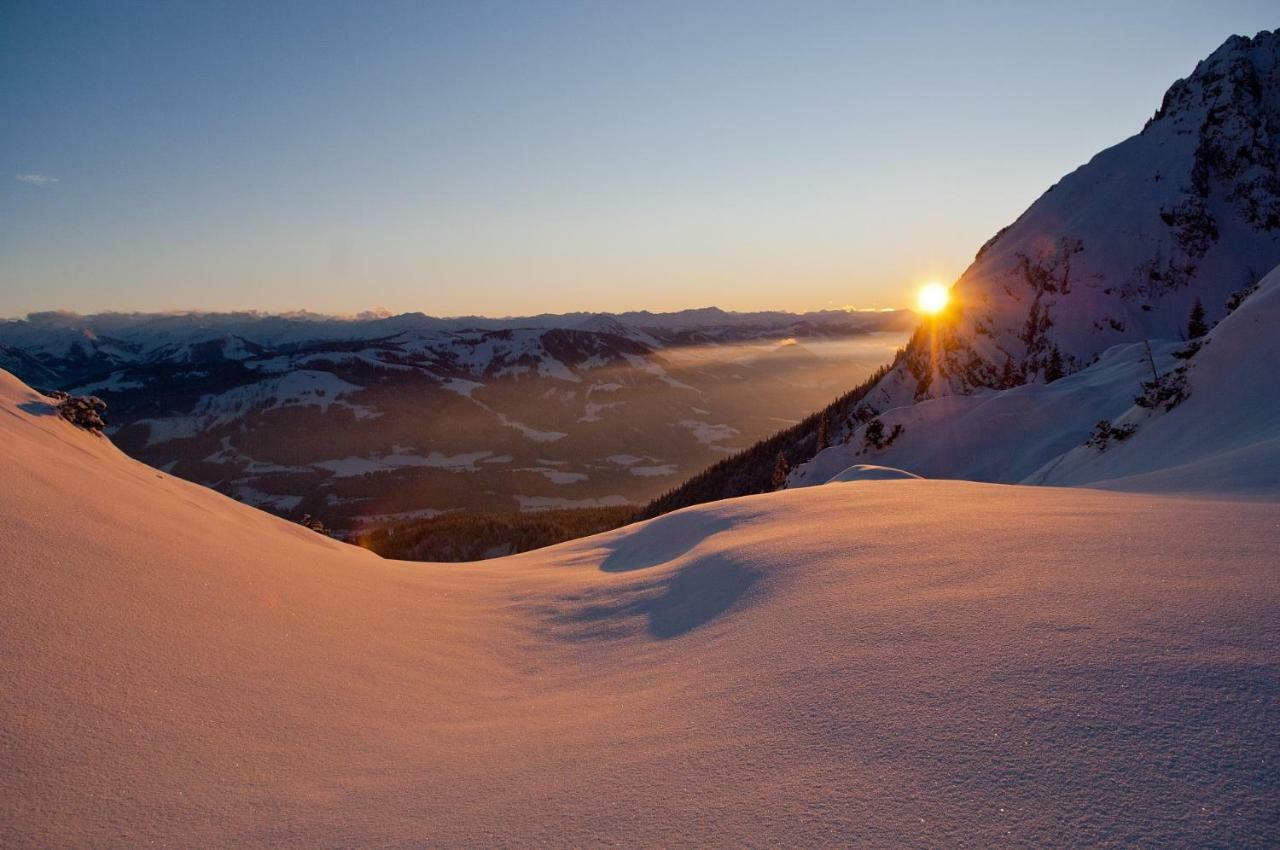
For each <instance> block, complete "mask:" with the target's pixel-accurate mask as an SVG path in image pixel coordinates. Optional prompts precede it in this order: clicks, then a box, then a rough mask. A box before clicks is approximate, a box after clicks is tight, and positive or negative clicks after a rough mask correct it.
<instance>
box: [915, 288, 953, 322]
mask: <svg viewBox="0 0 1280 850" xmlns="http://www.w3.org/2000/svg"><path fill="white" fill-rule="evenodd" d="M950 300H951V290H950V289H948V288H947V287H945V286H943V285H942V284H941V283H926V284H925V285H924V286H922V287H920V293H919V294H918V295H917V296H916V308H917V309H918V310H919V311H920V312H921V313H926V314H928V315H930V316H932V315H934V314H935V313H941V312H942V311H943V310H945V309H946V308H947V302H948V301H950Z"/></svg>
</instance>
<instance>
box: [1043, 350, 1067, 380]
mask: <svg viewBox="0 0 1280 850" xmlns="http://www.w3.org/2000/svg"><path fill="white" fill-rule="evenodd" d="M1064 374H1066V372H1065V370H1064V368H1063V365H1062V351H1061V350H1059V348H1058V346H1056V345H1055V346H1054V347H1053V351H1051V352H1050V353H1049V363H1048V365H1046V366H1045V367H1044V381H1045V383H1046V384H1049V383H1053V382H1054V381H1056V380H1058V379H1059V378H1061V377H1062V376H1063V375H1064Z"/></svg>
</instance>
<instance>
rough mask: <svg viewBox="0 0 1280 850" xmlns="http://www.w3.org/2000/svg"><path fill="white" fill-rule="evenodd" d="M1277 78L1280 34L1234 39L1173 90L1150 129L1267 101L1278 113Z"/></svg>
mask: <svg viewBox="0 0 1280 850" xmlns="http://www.w3.org/2000/svg"><path fill="white" fill-rule="evenodd" d="M1277 75H1280V31H1269V30H1264V31H1262V32H1260V33H1258V34H1257V35H1255V36H1253V37H1252V38H1250V37H1249V36H1244V35H1233V36H1231V37H1230V38H1228V39H1227V40H1226V41H1224V42H1223V43H1222V46H1221V47H1219V48H1218V49H1217V50H1215V51H1214V52H1213V53H1211V54H1209V56H1207V57H1206V58H1205V59H1203V60H1201V61H1200V62H1199V63H1197V64H1196V67H1195V70H1194V71H1192V72H1191V76H1189V77H1185V78H1183V79H1181V80H1178V81H1177V82H1175V83H1174V84H1173V85H1171V86H1170V87H1169V90H1168V91H1167V92H1165V95H1164V99H1163V101H1161V103H1160V109H1159V110H1157V111H1156V114H1155V115H1154V116H1152V118H1151V121H1149V122H1148V124H1147V127H1148V128H1149V127H1150V126H1151V125H1152V124H1155V123H1157V122H1160V121H1162V120H1164V119H1166V118H1175V117H1177V116H1181V115H1185V114H1196V113H1206V114H1207V113H1211V112H1212V111H1214V110H1218V109H1222V108H1223V107H1226V106H1230V105H1232V104H1235V105H1237V106H1247V107H1256V106H1257V105H1259V104H1261V103H1262V102H1263V101H1264V100H1267V101H1271V104H1270V105H1271V107H1272V108H1273V109H1274V108H1275V103H1274V101H1275V99H1276V91H1275V89H1276V85H1275V84H1276V81H1277ZM1145 129H1146V128H1144V130H1145Z"/></svg>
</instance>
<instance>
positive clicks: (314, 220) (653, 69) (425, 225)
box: [0, 0, 1280, 316]
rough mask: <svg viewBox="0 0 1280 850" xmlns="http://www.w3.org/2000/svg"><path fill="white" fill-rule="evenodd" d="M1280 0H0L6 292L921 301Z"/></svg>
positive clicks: (262, 299)
mask: <svg viewBox="0 0 1280 850" xmlns="http://www.w3.org/2000/svg"><path fill="white" fill-rule="evenodd" d="M1278 11H1280V10H1277V8H1276V6H1275V4H1274V2H1197V3H1188V2H1161V3H1140V2H1114V0H1112V2H1105V3H1102V2H1098V3H1078V4H1070V5H1069V6H1068V4H1045V5H1044V6H1043V7H1036V6H1032V4H1027V3H1012V2H1011V3H974V4H959V3H937V4H931V3H912V2H904V3H883V2H877V3H858V2H852V0H850V2H842V3H816V2H815V3H810V2H787V3H781V2H780V3H749V2H734V3H721V2H711V1H710V0H707V1H706V2H695V3H689V2H672V3H667V2H637V3H613V2H604V1H603V0H601V1H600V2H582V3H569V2H533V1H532V0H528V2H520V3H491V2H481V1H480V0H473V1H472V2H460V3H426V2H417V3H326V2H306V3H290V2H284V0H278V1H276V2H269V3H237V2H229V3H215V2H205V3H190V4H188V3H179V2H172V3H136V2H132V3H126V2H117V3H109V4H106V3H104V4H95V3H88V4H86V3H57V2H29V3H28V2H12V1H11V0H0V116H3V123H4V125H5V130H4V131H3V133H0V223H2V225H3V226H0V315H10V316H12V315H18V314H21V313H24V312H26V311H29V310H38V309H53V308H67V309H74V310H79V311H81V312H89V311H96V310H104V309H115V310H160V309H193V308H204V309H261V310H271V311H276V310H289V309H298V308H307V309H312V310H318V311H326V312H355V311H359V310H364V309H373V308H387V309H390V310H393V311H397V312H399V311H406V310H422V311H424V312H427V313H433V314H438V315H455V314H463V313H481V314H489V315H509V314H520V313H533V312H542V311H553V312H562V311H570V310H624V309H643V308H647V309H653V310H665V309H678V308H682V307H694V306H705V305H709V304H716V305H718V306H721V307H724V308H726V309H763V308H782V309H794V310H804V309H817V308H822V307H829V306H853V307H880V306H899V305H905V304H907V303H909V301H910V297H911V293H912V292H913V291H914V290H915V288H916V287H917V286H918V285H919V284H920V283H921V282H923V281H924V280H927V279H930V278H939V279H943V280H946V281H950V280H952V279H954V278H955V277H957V276H958V275H959V274H960V273H961V272H962V271H963V270H964V268H965V266H966V265H967V264H968V262H969V261H970V259H971V258H972V256H973V253H974V252H975V251H976V250H977V248H978V247H979V246H980V245H981V244H982V242H983V241H985V240H986V238H987V237H989V236H990V235H991V234H992V233H994V232H995V231H996V230H997V229H998V228H1000V227H1001V226H1003V225H1005V224H1007V223H1008V222H1009V221H1011V220H1012V219H1013V218H1014V217H1015V216H1017V214H1018V213H1019V212H1021V211H1022V210H1023V209H1024V208H1025V207H1026V206H1027V205H1028V204H1029V203H1030V202H1032V201H1033V200H1034V199H1035V198H1036V197H1037V196H1038V195H1039V194H1040V193H1041V192H1043V191H1044V190H1045V189H1046V188H1047V187H1048V186H1049V185H1050V184H1052V183H1053V182H1054V181H1056V180H1057V179H1058V178H1059V177H1060V176H1061V175H1062V174H1064V173H1066V172H1068V171H1070V170H1072V169H1074V168H1075V167H1077V166H1078V165H1080V164H1082V163H1083V162H1085V161H1086V160H1087V159H1088V158H1089V157H1091V156H1092V155H1093V154H1094V153H1096V152H1097V151H1098V150H1100V149H1101V148H1104V147H1106V146H1109V145H1111V144H1114V143H1116V142H1118V141H1120V140H1122V139H1123V138H1125V137H1126V136H1129V135H1132V134H1133V133H1135V132H1137V131H1138V130H1139V129H1140V128H1141V126H1142V123H1143V121H1145V120H1146V118H1147V117H1149V116H1150V114H1151V113H1152V112H1153V111H1154V110H1155V108H1156V107H1157V106H1158V105H1159V102H1160V98H1161V96H1162V95H1163V93H1164V90H1165V89H1166V88H1167V87H1168V85H1169V84H1170V83H1171V82H1173V80H1174V79H1176V78H1178V77H1182V76H1186V75H1187V74H1188V73H1190V72H1191V70H1192V68H1193V67H1194V66H1195V63H1196V61H1197V60H1199V59H1200V58H1202V57H1203V56H1205V55H1207V54H1208V53H1209V52H1211V51H1212V50H1213V49H1214V48H1215V47H1217V46H1218V45H1219V44H1220V43H1221V42H1222V41H1223V40H1224V39H1225V38H1226V37H1227V36H1228V35H1230V34H1232V33H1244V34H1253V33H1254V32H1256V31H1258V30H1260V29H1266V28H1270V27H1274V26H1276V25H1277V24H1280V14H1277V12H1278ZM53 178H56V181H55V180H54V179H53Z"/></svg>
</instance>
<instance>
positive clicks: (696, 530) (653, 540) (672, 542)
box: [600, 513, 734, 573]
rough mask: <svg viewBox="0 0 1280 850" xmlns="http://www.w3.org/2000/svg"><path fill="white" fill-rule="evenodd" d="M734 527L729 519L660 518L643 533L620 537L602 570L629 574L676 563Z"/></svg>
mask: <svg viewBox="0 0 1280 850" xmlns="http://www.w3.org/2000/svg"><path fill="white" fill-rule="evenodd" d="M733 524H734V521H733V520H732V519H730V518H728V517H722V516H707V515H706V514H702V513H687V514H667V515H666V516H660V517H658V518H657V519H655V520H652V521H651V522H650V523H649V524H648V525H646V526H645V527H644V528H642V529H640V530H639V531H636V532H634V533H632V534H628V535H626V536H624V537H622V538H620V539H619V540H618V542H617V543H616V544H615V545H614V547H613V551H611V552H610V553H609V555H608V557H606V558H605V559H604V561H603V562H602V563H601V564H600V569H602V570H604V571H605V572H606V573H625V572H630V571H631V570H647V569H649V568H650V567H656V566H658V565H659V564H665V563H667V562H668V561H674V560H675V559H676V558H679V557H680V556H681V555H683V554H685V553H686V552H689V551H690V550H692V549H693V548H694V547H695V546H697V545H698V544H699V543H701V542H702V541H703V540H706V539H707V538H708V537H711V536H712V535H713V534H718V533H720V532H721V531H726V530H728V529H729V528H732V527H733Z"/></svg>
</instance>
